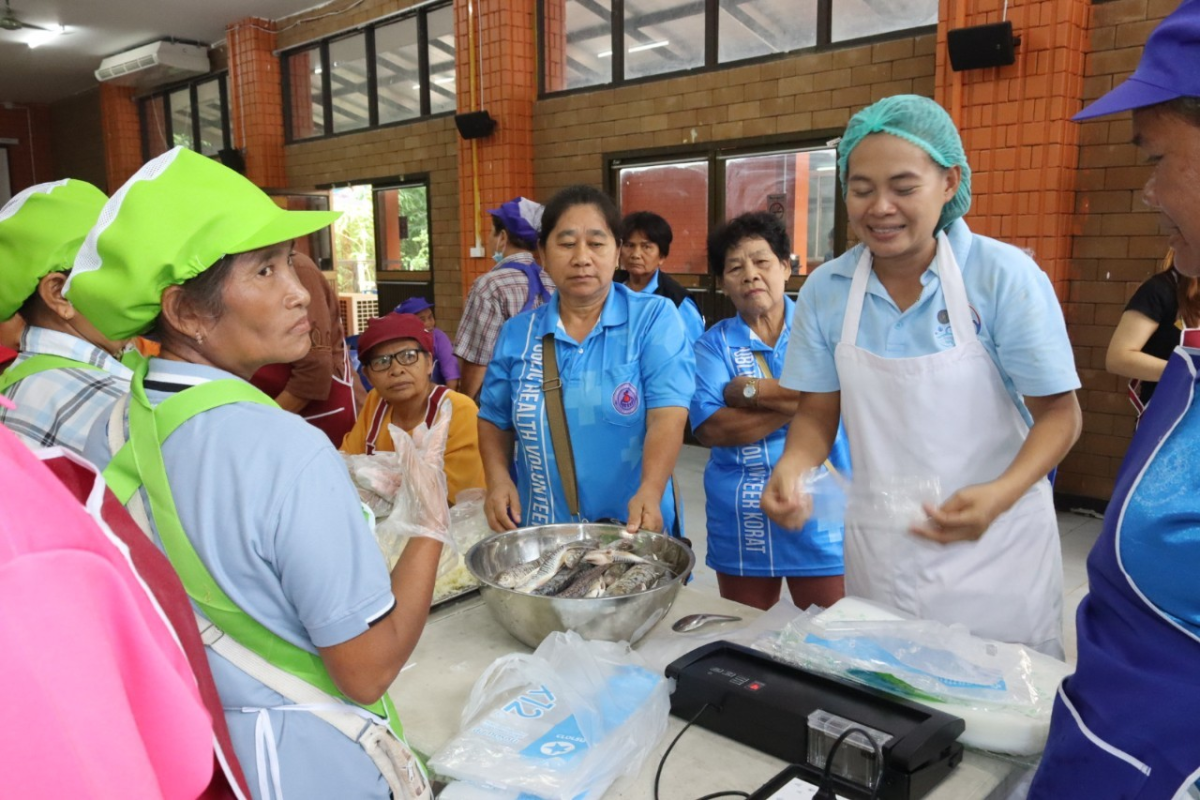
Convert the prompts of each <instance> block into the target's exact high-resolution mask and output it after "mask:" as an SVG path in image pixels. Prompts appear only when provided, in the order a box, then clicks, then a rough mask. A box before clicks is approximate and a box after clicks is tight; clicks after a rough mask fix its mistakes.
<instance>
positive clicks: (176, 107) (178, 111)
mask: <svg viewBox="0 0 1200 800" xmlns="http://www.w3.org/2000/svg"><path fill="white" fill-rule="evenodd" d="M168 102H169V104H170V107H171V138H172V142H171V146H172V147H177V146H183V147H188V148H190V147H192V93H191V92H190V91H189V90H187V89H180V90H178V91H175V92H171V94H170V98H169V100H168Z"/></svg>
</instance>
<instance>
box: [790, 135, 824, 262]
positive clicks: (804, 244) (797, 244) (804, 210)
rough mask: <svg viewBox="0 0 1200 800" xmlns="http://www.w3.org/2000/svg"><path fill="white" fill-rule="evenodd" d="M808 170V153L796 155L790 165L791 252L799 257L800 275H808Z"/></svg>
mask: <svg viewBox="0 0 1200 800" xmlns="http://www.w3.org/2000/svg"><path fill="white" fill-rule="evenodd" d="M808 168H809V163H808V153H796V157H795V159H794V160H793V164H792V169H793V177H794V178H795V181H796V183H795V187H796V193H795V196H794V197H793V198H792V231H793V233H792V252H793V253H795V254H796V255H798V256H799V257H800V274H801V275H807V274H808V180H809V169H808ZM817 235H818V236H819V235H820V233H819V232H818V234H817Z"/></svg>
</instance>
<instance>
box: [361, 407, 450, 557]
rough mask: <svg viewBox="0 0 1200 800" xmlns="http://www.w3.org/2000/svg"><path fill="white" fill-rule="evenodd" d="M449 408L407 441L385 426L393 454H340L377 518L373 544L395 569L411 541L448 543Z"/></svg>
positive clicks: (364, 501)
mask: <svg viewBox="0 0 1200 800" xmlns="http://www.w3.org/2000/svg"><path fill="white" fill-rule="evenodd" d="M450 415H451V408H450V404H449V403H445V404H443V405H442V407H441V409H440V410H439V411H438V414H437V416H436V417H435V418H434V421H433V425H432V426H430V427H426V425H425V424H424V423H422V424H421V425H419V426H417V428H416V429H415V430H414V431H413V432H412V435H411V436H410V435H409V434H408V433H405V432H404V431H403V430H401V429H400V428H398V427H396V426H395V425H389V426H388V431H389V432H390V433H391V435H392V442H393V443H394V445H395V448H396V449H395V452H379V453H374V454H372V455H344V456H343V458H344V459H345V461H346V467H347V468H348V469H349V470H350V476H351V478H352V479H353V480H354V485H355V486H356V487H357V488H358V495H359V498H360V499H361V500H362V501H363V505H365V506H366V507H367V508H368V509H370V511H371V512H372V513H373V514H374V515H375V540H376V541H377V542H378V543H379V549H380V550H382V551H383V555H384V557H385V558H386V559H387V562H388V568H389V569H390V568H391V567H393V566H395V564H396V562H397V561H398V560H399V558H400V553H401V551H403V549H404V542H405V541H406V540H407V539H408V538H409V537H412V536H427V537H429V538H432V539H437V540H438V541H441V542H445V543H447V544H450V545H451V547H453V544H454V542H453V540H452V539H451V537H450V507H449V504H448V503H447V501H446V495H447V489H446V473H445V470H444V462H445V453H446V439H447V436H448V435H449V432H450Z"/></svg>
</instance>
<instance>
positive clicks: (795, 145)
mask: <svg viewBox="0 0 1200 800" xmlns="http://www.w3.org/2000/svg"><path fill="white" fill-rule="evenodd" d="M841 134H842V130H841V129H840V128H839V129H832V128H830V129H824V130H816V131H808V132H805V133H802V134H795V133H790V134H776V135H772V136H756V137H751V138H744V139H737V140H732V141H727V142H700V143H696V144H687V145H673V146H671V147H657V148H646V149H641V150H628V151H620V152H611V153H604V154H603V155H602V159H603V163H604V191H605V193H606V194H607V195H608V196H609V197H611V198H612V199H613V201H614V202H616V203H617V204H618V207H619V205H620V202H621V199H620V196H619V188H620V171H621V170H622V169H626V168H629V167H647V166H659V165H664V166H665V165H668V164H671V163H673V162H674V163H677V162H680V161H701V160H703V161H706V162H708V230H709V231H712V230H713V229H714V228H716V226H717V225H720V224H721V223H723V222H725V208H726V196H725V184H726V181H727V175H726V164H727V163H728V162H729V161H730V160H731V159H735V158H746V157H751V156H765V155H771V154H775V153H783V152H800V151H804V150H828V149H830V148H831V147H832V145H830V144H829V140H830V139H833V138H834V137H837V136H840V135H841ZM833 191H834V207H833V231H834V233H833V241H834V252H835V253H843V252H845V251H846V249H847V248H846V245H847V243H848V240H849V236H848V233H849V228H848V218H847V214H846V204H845V203H839V202H837V200H838V198H839V197H840V196H841V183H840V181H839V180H838V176H837V172H836V171H835V172H834V175H833ZM650 210H653V209H650ZM683 274H684V273H679V274H675V273H672V277H675V278H676V279H677V280H678V279H679V278H680V275H683ZM806 279H807V276H806V275H798V276H796V275H794V276H792V277H790V278H788V282H787V288H786V292H787V294H789V295H790V296H792V297H793V299H794V298H795V296H796V293H797V292H798V291H799V290H800V287H801V286H802V285H803V284H804V281H805V280H806ZM681 282H686V285H688V286H693V285H694V286H695V287H697V288H698V289H700V293H701V294H706V295H707V296H706V297H704V298H703V299H704V301H705V302H704V305H702V306H701V309H700V310H701V312H702V313H703V314H704V316H705V319H706V320H707V321H708V322H709V324H710V325H711V324H712V323H714V322H717V321H719V320H721V319H725V318H727V317H729V316H732V314H731V313H727V312H728V311H729V309H731V308H732V304H730V303H729V301H728V299H726V298H725V294H724V292H723V291H721V289H720V287H719V286H718V285H717V281H716V278H715V277H714V276H713V275H712V274H711V273H709V272H708V271H707V270H705V272H703V273H691V274H688V275H687V277H686V278H685V281H681ZM699 302H700V300H699V299H697V303H699Z"/></svg>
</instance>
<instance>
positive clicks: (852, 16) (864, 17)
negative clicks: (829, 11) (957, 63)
mask: <svg viewBox="0 0 1200 800" xmlns="http://www.w3.org/2000/svg"><path fill="white" fill-rule="evenodd" d="M937 21H938V0H840V2H837V3H834V4H833V32H832V40H833V41H835V42H842V41H845V40H847V39H860V38H862V37H864V36H876V35H878V34H881V33H888V32H889V31H894V30H896V29H897V28H898V27H905V28H916V27H921V26H924V25H937Z"/></svg>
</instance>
